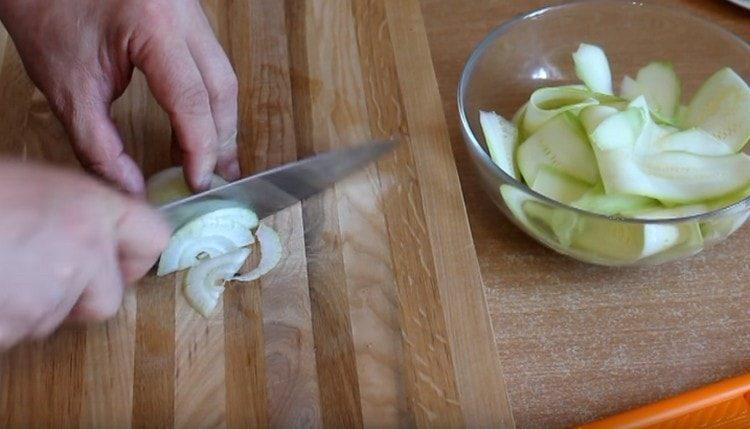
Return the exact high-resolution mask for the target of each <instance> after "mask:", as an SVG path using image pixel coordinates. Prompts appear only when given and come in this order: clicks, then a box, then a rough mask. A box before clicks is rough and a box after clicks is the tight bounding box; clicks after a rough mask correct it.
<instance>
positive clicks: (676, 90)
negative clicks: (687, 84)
mask: <svg viewBox="0 0 750 429" xmlns="http://www.w3.org/2000/svg"><path fill="white" fill-rule="evenodd" d="M636 82H637V84H638V88H639V89H640V90H641V91H642V93H643V95H644V96H645V97H646V101H647V102H648V106H649V109H651V112H652V113H653V114H654V116H656V117H657V118H662V119H664V120H665V121H668V122H672V121H674V117H675V115H676V114H677V108H678V106H679V105H680V97H681V95H682V88H681V84H680V79H679V78H678V77H677V73H675V71H674V67H673V66H672V64H670V63H666V62H660V61H658V62H653V63H651V64H649V65H647V66H646V67H643V68H642V69H640V70H639V71H638V76H637V77H636Z"/></svg>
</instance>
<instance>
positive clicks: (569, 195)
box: [531, 165, 591, 204]
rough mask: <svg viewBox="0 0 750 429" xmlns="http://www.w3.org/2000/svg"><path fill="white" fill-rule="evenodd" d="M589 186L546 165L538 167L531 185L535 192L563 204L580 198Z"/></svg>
mask: <svg viewBox="0 0 750 429" xmlns="http://www.w3.org/2000/svg"><path fill="white" fill-rule="evenodd" d="M590 188H591V185H590V184H588V183H586V182H582V181H580V180H578V179H576V178H574V177H571V176H568V175H567V174H565V173H561V172H559V171H557V170H555V169H554V168H552V167H549V166H546V165H545V166H542V168H540V169H539V171H538V172H537V175H536V178H535V179H534V183H533V184H532V185H531V189H533V190H535V191H536V192H539V193H540V194H542V195H544V196H545V197H547V198H552V199H553V200H555V201H559V202H561V203H564V204H569V203H570V202H572V201H575V200H577V199H579V198H581V196H582V195H583V194H585V193H586V192H587V191H588V190H589V189H590Z"/></svg>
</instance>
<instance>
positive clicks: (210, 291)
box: [185, 248, 250, 317]
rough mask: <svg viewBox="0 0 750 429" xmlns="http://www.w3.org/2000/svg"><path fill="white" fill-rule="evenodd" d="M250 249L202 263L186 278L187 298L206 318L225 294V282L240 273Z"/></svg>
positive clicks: (189, 272) (190, 271)
mask: <svg viewBox="0 0 750 429" xmlns="http://www.w3.org/2000/svg"><path fill="white" fill-rule="evenodd" d="M248 256H250V249H248V248H241V249H237V250H234V251H232V252H230V253H227V254H225V255H222V256H219V257H216V258H212V259H207V260H203V261H201V263H199V264H197V265H195V266H194V267H192V268H190V270H189V271H188V273H187V276H186V277H185V298H187V300H188V302H189V303H190V305H191V306H192V307H193V308H194V309H195V310H196V311H198V312H199V313H200V314H202V315H203V316H205V317H209V316H210V315H211V313H212V312H213V310H214V309H215V308H216V305H217V304H218V303H219V298H221V294H222V293H224V282H225V281H226V280H227V279H229V278H231V277H232V276H233V275H235V274H236V273H237V271H239V269H240V268H241V267H242V264H244V263H245V260H246V259H247V257H248Z"/></svg>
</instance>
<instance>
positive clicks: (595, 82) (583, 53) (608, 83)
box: [573, 43, 613, 95]
mask: <svg viewBox="0 0 750 429" xmlns="http://www.w3.org/2000/svg"><path fill="white" fill-rule="evenodd" d="M573 62H574V63H575V69H576V75H577V76H578V78H579V79H581V80H582V81H583V83H585V84H586V86H587V87H589V88H590V89H591V90H592V91H594V92H599V93H602V94H607V95H612V94H613V92H612V72H611V70H610V68H609V61H608V60H607V55H606V54H605V53H604V50H602V48H600V47H598V46H595V45H589V44H586V43H581V44H580V45H579V46H578V50H577V51H576V52H574V53H573Z"/></svg>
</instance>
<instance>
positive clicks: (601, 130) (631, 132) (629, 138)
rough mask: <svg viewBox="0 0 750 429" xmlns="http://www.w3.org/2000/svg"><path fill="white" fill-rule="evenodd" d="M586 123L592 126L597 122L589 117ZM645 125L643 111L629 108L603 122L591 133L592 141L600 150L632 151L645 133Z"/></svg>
mask: <svg viewBox="0 0 750 429" xmlns="http://www.w3.org/2000/svg"><path fill="white" fill-rule="evenodd" d="M602 113H603V112H602ZM597 119H598V118H597ZM586 121H587V122H588V123H590V124H594V123H596V120H592V119H590V118H588V117H587V118H586ZM644 124H645V119H644V117H643V114H642V112H641V110H640V109H638V108H628V109H627V110H624V111H622V112H619V113H616V114H613V115H611V116H609V117H606V118H605V119H604V120H603V121H601V123H599V125H598V126H596V128H595V129H594V131H593V132H592V133H591V141H592V142H593V143H594V145H595V146H596V148H597V149H599V150H604V151H606V150H613V149H631V150H632V149H634V148H635V144H636V142H637V141H638V138H639V137H640V135H641V133H642V131H643V126H644Z"/></svg>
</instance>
